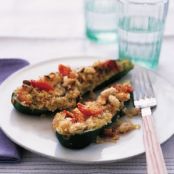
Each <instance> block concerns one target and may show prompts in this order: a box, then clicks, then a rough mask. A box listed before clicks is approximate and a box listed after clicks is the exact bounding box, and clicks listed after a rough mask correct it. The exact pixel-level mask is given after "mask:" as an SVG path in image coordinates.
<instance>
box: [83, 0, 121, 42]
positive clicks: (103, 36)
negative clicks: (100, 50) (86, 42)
mask: <svg viewBox="0 0 174 174" xmlns="http://www.w3.org/2000/svg"><path fill="white" fill-rule="evenodd" d="M118 10H119V8H118V0H85V21H86V35H87V37H88V38H89V39H91V40H93V41H96V42H99V43H109V42H114V41H116V40H117V21H118Z"/></svg>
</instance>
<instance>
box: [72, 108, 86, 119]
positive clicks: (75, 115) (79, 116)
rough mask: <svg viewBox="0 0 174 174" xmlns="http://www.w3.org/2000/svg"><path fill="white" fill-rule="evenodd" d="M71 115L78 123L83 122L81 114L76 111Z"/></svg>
mask: <svg viewBox="0 0 174 174" xmlns="http://www.w3.org/2000/svg"><path fill="white" fill-rule="evenodd" d="M73 114H74V117H75V119H76V120H77V121H78V122H83V121H84V120H85V118H84V115H83V113H81V112H77V111H75V110H74V111H73Z"/></svg>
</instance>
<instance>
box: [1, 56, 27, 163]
mask: <svg viewBox="0 0 174 174" xmlns="http://www.w3.org/2000/svg"><path fill="white" fill-rule="evenodd" d="M28 64H29V63H28V62H27V61H26V60H23V59H0V84H1V83H2V81H4V80H5V79H6V78H7V77H8V76H9V75H11V74H12V73H13V72H15V71H17V70H19V69H20V68H23V67H24V66H27V65H28ZM20 160H21V148H20V147H19V146H17V145H16V144H15V143H13V142H12V141H11V140H9V139H8V137H7V136H6V135H5V134H4V133H3V132H2V130H1V129H0V162H17V161H20Z"/></svg>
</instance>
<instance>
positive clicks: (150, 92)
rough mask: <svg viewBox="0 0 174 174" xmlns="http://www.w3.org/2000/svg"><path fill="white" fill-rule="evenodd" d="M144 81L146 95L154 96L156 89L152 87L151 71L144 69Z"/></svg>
mask: <svg viewBox="0 0 174 174" xmlns="http://www.w3.org/2000/svg"><path fill="white" fill-rule="evenodd" d="M143 81H144V87H145V90H146V91H145V94H146V97H149V98H154V97H155V95H154V91H153V87H152V82H151V80H150V77H149V73H148V72H147V71H144V73H143Z"/></svg>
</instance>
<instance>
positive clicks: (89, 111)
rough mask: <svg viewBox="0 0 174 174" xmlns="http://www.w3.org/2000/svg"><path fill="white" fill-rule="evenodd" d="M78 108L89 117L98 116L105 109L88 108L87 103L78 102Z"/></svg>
mask: <svg viewBox="0 0 174 174" xmlns="http://www.w3.org/2000/svg"><path fill="white" fill-rule="evenodd" d="M77 107H78V109H79V110H80V112H82V113H83V114H84V116H86V117H89V116H96V115H99V114H101V113H102V112H103V109H101V108H100V109H99V108H95V109H94V108H92V109H90V108H88V107H86V106H85V105H83V104H81V103H78V104H77Z"/></svg>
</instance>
